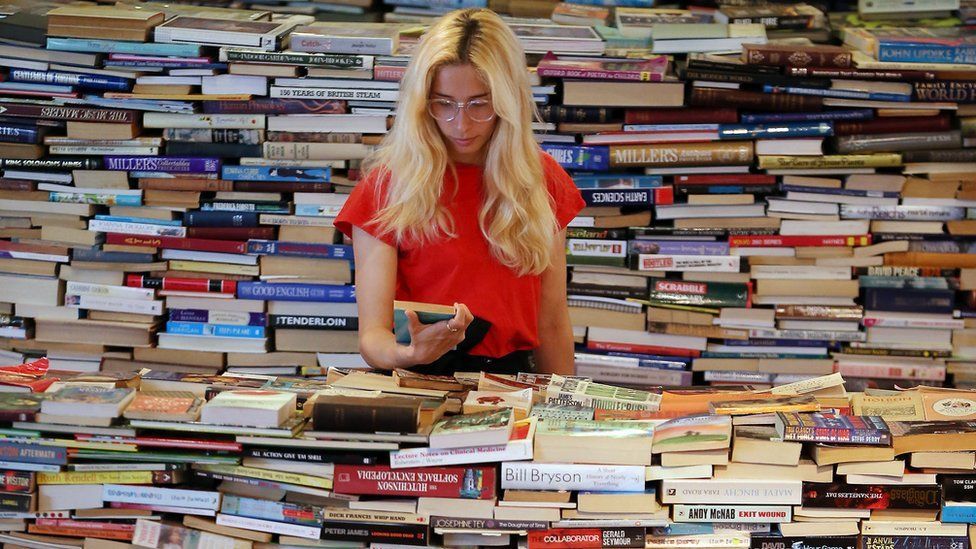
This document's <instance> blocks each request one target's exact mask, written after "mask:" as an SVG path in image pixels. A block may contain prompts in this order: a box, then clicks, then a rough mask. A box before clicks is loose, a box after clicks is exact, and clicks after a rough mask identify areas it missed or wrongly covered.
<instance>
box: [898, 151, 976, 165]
mask: <svg viewBox="0 0 976 549" xmlns="http://www.w3.org/2000/svg"><path fill="white" fill-rule="evenodd" d="M901 159H902V162H905V163H909V162H976V149H946V150H924V151H905V152H903V153H902V155H901Z"/></svg>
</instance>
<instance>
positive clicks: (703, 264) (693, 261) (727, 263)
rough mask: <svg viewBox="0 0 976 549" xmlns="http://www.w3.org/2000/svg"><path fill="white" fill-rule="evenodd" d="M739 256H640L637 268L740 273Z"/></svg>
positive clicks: (643, 269) (642, 269) (644, 269)
mask: <svg viewBox="0 0 976 549" xmlns="http://www.w3.org/2000/svg"><path fill="white" fill-rule="evenodd" d="M739 262H740V258H739V256H725V255H660V254H640V255H638V256H637V268H638V270H641V271H708V272H732V273H737V272H739Z"/></svg>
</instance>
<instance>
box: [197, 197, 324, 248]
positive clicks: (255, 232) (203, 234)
mask: <svg viewBox="0 0 976 549" xmlns="http://www.w3.org/2000/svg"><path fill="white" fill-rule="evenodd" d="M310 192H314V191H310ZM186 236H187V238H190V239H201V240H224V241H226V240H238V241H241V240H250V239H258V240H267V239H272V238H274V236H275V230H274V227H188V228H187V230H186ZM234 245H235V246H236V245H237V244H234ZM205 251H217V250H205ZM231 253H243V252H231Z"/></svg>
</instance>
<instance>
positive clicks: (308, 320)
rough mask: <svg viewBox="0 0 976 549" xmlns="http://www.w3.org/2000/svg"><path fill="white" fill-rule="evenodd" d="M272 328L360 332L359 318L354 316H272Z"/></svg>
mask: <svg viewBox="0 0 976 549" xmlns="http://www.w3.org/2000/svg"><path fill="white" fill-rule="evenodd" d="M269 319H270V322H271V327H272V328H276V329H277V328H285V329H287V328H299V329H303V330H310V329H311V330H358V329H359V318H358V317H354V316H309V315H270V317H269Z"/></svg>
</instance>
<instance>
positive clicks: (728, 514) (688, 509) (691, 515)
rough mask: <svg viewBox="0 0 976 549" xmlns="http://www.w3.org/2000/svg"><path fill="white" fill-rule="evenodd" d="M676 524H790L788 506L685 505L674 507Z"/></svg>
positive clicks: (790, 512)
mask: <svg viewBox="0 0 976 549" xmlns="http://www.w3.org/2000/svg"><path fill="white" fill-rule="evenodd" d="M672 510H673V512H674V520H675V522H740V523H741V522H759V523H780V522H790V520H791V519H792V517H793V508H792V507H790V506H787V505H685V504H676V505H674V506H673V507H672Z"/></svg>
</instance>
